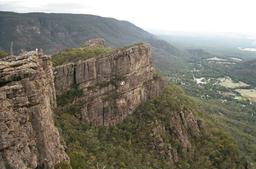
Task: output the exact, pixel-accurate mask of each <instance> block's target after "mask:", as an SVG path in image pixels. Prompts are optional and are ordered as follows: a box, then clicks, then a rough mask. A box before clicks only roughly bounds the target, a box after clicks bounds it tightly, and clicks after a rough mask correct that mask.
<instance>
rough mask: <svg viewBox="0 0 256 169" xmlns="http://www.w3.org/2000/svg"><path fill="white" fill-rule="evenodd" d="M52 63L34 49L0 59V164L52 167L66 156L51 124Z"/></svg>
mask: <svg viewBox="0 0 256 169" xmlns="http://www.w3.org/2000/svg"><path fill="white" fill-rule="evenodd" d="M55 106H56V102H55V88H54V80H53V72H52V66H51V62H50V60H49V58H48V57H47V56H44V55H42V54H38V53H37V52H28V53H24V54H22V55H20V56H17V57H9V58H5V59H2V60H0V168H1V169H9V168H13V169H34V168H49V169H51V168H54V165H56V164H57V163H59V162H61V161H65V160H69V158H68V156H67V155H66V153H65V151H64V147H63V146H62V145H61V143H60V137H59V133H58V130H57V128H55V126H54V121H53V117H52V116H53V112H52V108H54V107H55Z"/></svg>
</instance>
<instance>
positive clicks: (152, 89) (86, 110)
mask: <svg viewBox="0 0 256 169" xmlns="http://www.w3.org/2000/svg"><path fill="white" fill-rule="evenodd" d="M150 55H151V54H150V47H149V46H148V45H147V44H143V43H141V44H136V45H133V46H131V47H127V48H124V49H117V50H115V51H114V52H113V53H112V54H110V55H108V56H100V57H94V58H90V59H87V60H84V61H80V62H78V63H69V64H66V65H61V66H58V67H56V68H55V86H56V91H57V94H58V95H61V94H63V93H65V92H67V91H68V90H70V89H71V88H72V87H73V86H78V87H79V89H80V90H82V91H83V97H82V98H80V99H82V100H83V105H82V108H81V118H82V119H83V120H85V121H88V122H90V123H93V124H95V125H115V124H116V123H118V122H121V121H122V120H123V119H125V118H126V117H127V115H128V114H129V113H132V112H133V111H134V110H135V108H136V107H137V106H139V105H140V104H141V103H142V102H144V101H146V100H148V99H149V98H152V97H155V96H158V95H160V93H161V92H162V90H163V88H164V84H163V81H162V80H161V79H160V78H159V77H158V76H157V75H156V72H155V70H154V67H153V65H152V64H151V62H150Z"/></svg>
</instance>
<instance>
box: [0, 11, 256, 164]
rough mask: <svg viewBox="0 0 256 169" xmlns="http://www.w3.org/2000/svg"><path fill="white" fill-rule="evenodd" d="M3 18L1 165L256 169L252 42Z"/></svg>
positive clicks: (106, 21) (53, 18) (84, 20)
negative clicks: (170, 35)
mask: <svg viewBox="0 0 256 169" xmlns="http://www.w3.org/2000/svg"><path fill="white" fill-rule="evenodd" d="M0 21H1V25H0V30H1V34H0V91H1V92H0V101H1V102H0V105H1V106H0V116H1V117H0V125H1V128H0V131H1V137H0V168H1V169H2V168H3V169H9V168H14V169H20V168H26V169H41V168H47V169H48V168H49V169H53V168H54V169H71V168H73V169H87V168H88V169H104V168H105V169H119V168H120V169H129V168H131V169H136V168H137V169H169V168H171V169H172V168H173V169H206V168H207V169H208V168H209V169H255V168H256V132H255V131H256V81H255V79H256V59H255V55H254V53H253V50H251V49H253V46H252V45H250V44H251V41H250V40H248V39H243V38H237V39H234V38H231V39H226V37H223V36H221V38H220V37H218V38H217V39H216V38H215V39H214V41H213V42H211V38H209V37H204V38H193V37H192V38H191V37H182V38H181V37H180V36H172V37H171V38H170V37H169V36H168V37H166V36H165V37H163V36H158V35H154V34H151V33H148V32H146V31H145V30H143V29H141V28H139V27H137V26H136V25H134V24H132V23H130V22H127V21H121V20H117V19H114V18H107V17H100V16H96V15H87V14H85V15H84V14H63V13H59V14H58V13H14V12H0ZM167 41H168V42H167ZM192 44H193V45H192ZM12 45H14V46H13V48H12ZM10 46H11V48H10ZM239 47H241V48H239ZM249 49H250V50H249ZM9 50H10V51H9ZM30 50H32V51H30ZM248 50H249V51H248ZM27 51H29V52H27ZM8 52H9V53H10V54H11V55H9V54H8ZM248 52H249V53H248ZM44 53H46V54H49V55H51V56H48V55H45V54H44ZM16 55H17V56H16ZM13 126H14V127H13ZM55 155H56V156H55Z"/></svg>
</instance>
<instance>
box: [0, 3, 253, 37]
mask: <svg viewBox="0 0 256 169" xmlns="http://www.w3.org/2000/svg"><path fill="white" fill-rule="evenodd" d="M113 4H114V5H113ZM254 4H255V2H254V1H252V0H236V1H231V0H215V1H210V0H193V1H186V0H170V1H167V0H158V1H145V0H142V1H135V0H130V1H117V0H110V1H100V0H94V1H79V0H73V1H72V2H70V1H68V0H62V1H60V0H44V1H33V0H8V1H7V0H0V11H12V12H19V13H27V12H46V13H74V14H92V15H99V16H103V17H112V18H116V19H119V20H126V21H129V22H132V23H134V24H135V25H137V26H139V27H141V28H143V29H145V30H148V31H156V32H157V31H158V32H202V33H203V32H205V33H220V32H230V33H240V34H255V35H256V23H255V22H253V20H254V16H256V10H254V6H256V4H255V5H254Z"/></svg>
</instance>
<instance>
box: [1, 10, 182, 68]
mask: <svg viewBox="0 0 256 169" xmlns="http://www.w3.org/2000/svg"><path fill="white" fill-rule="evenodd" d="M0 23H1V25H0V32H1V34H0V50H1V49H2V50H5V51H9V50H10V44H11V42H13V49H14V52H16V53H17V52H18V51H20V50H21V49H25V50H31V49H35V48H42V49H43V50H44V52H46V53H50V54H52V53H56V52H59V51H60V50H63V49H66V48H73V47H79V46H80V44H81V43H83V42H85V41H87V40H88V39H92V38H96V37H100V38H104V39H105V40H106V44H107V45H108V46H110V47H122V46H126V45H130V44H134V43H138V42H146V43H150V44H151V45H152V54H153V58H154V61H155V62H156V64H157V65H159V66H158V67H161V68H162V69H166V68H168V69H169V68H170V67H173V69H177V68H178V67H179V68H180V67H182V66H183V65H184V64H182V61H181V58H180V57H182V55H184V52H183V51H180V50H179V49H177V48H175V47H174V46H172V45H170V44H169V43H167V42H165V41H163V40H160V39H158V38H156V37H155V36H154V35H152V34H150V33H148V32H146V31H144V30H143V29H141V28H139V27H137V26H135V25H134V24H132V23H130V22H127V21H119V20H116V19H114V18H104V17H100V16H95V15H87V14H55V13H13V12H0ZM167 58H168V59H167Z"/></svg>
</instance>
